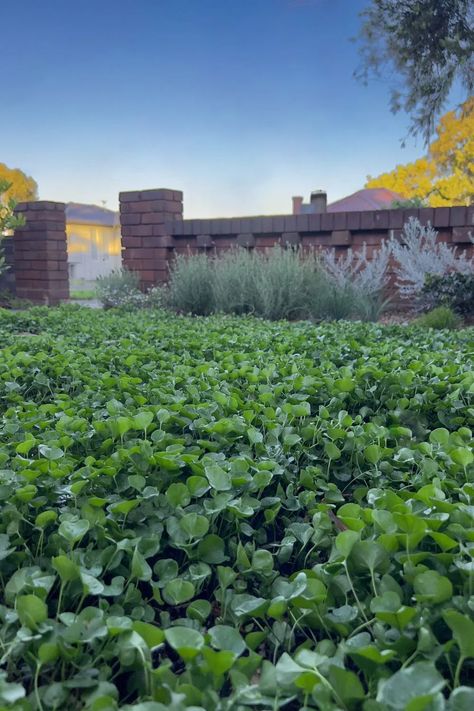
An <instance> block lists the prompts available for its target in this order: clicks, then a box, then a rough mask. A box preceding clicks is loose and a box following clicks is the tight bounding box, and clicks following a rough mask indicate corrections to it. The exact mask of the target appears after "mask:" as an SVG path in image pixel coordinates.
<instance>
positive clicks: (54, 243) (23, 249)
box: [11, 200, 69, 305]
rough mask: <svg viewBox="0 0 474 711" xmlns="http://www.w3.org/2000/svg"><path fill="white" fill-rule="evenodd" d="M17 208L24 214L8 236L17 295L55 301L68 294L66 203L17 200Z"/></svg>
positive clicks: (32, 299) (31, 298) (42, 301)
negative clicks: (18, 225) (20, 221)
mask: <svg viewBox="0 0 474 711" xmlns="http://www.w3.org/2000/svg"><path fill="white" fill-rule="evenodd" d="M16 211H17V212H19V213H21V214H22V215H23V216H24V218H25V225H24V226H23V227H19V228H18V229H17V230H15V234H14V236H13V238H11V239H12V244H13V255H12V257H13V259H12V271H13V272H14V281H15V292H16V295H17V296H18V297H19V298H22V299H29V300H30V301H33V302H34V303H37V304H50V305H54V304H58V303H59V302H60V301H61V300H62V299H67V298H69V276H68V263H67V241H66V214H65V205H64V203H60V202H48V201H46V200H38V201H36V202H22V203H19V204H18V205H17V207H16Z"/></svg>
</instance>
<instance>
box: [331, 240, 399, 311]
mask: <svg viewBox="0 0 474 711" xmlns="http://www.w3.org/2000/svg"><path fill="white" fill-rule="evenodd" d="M390 255H391V246H390V244H389V243H388V242H383V243H382V245H381V247H380V248H379V249H377V250H375V251H374V253H373V256H372V259H368V256H367V246H366V245H365V244H364V245H363V247H362V249H361V250H358V251H356V252H354V251H353V250H352V249H351V248H350V249H348V250H347V251H346V252H345V253H344V254H342V255H340V256H336V251H335V250H334V249H326V250H323V251H322V252H321V257H320V261H321V267H322V269H323V271H324V272H325V274H326V277H327V280H328V286H329V296H330V298H329V299H328V311H329V315H331V316H333V317H334V318H344V317H348V316H349V315H354V316H356V317H358V318H361V319H363V320H368V321H374V320H377V318H378V317H379V316H380V314H381V313H382V311H383V310H384V309H385V308H386V306H387V305H388V300H387V299H386V298H385V296H384V291H385V287H386V286H387V283H388V265H389V261H390Z"/></svg>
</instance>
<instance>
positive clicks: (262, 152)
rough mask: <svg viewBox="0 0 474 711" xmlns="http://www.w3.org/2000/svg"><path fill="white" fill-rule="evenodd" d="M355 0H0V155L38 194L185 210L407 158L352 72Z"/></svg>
mask: <svg viewBox="0 0 474 711" xmlns="http://www.w3.org/2000/svg"><path fill="white" fill-rule="evenodd" d="M366 4H367V1H366V0H81V1H80V2H79V0H43V1H42V2H38V1H37V0H23V1H22V2H21V3H20V2H19V3H12V2H10V3H2V27H3V31H2V111H1V115H0V126H1V132H0V136H1V139H0V162H5V163H7V165H9V166H10V167H19V168H21V169H22V170H24V171H25V172H27V173H29V174H31V175H32V176H33V177H34V178H35V179H36V180H37V182H38V184H39V191H40V197H41V198H42V199H49V200H63V201H78V202H95V203H98V204H100V203H101V202H102V201H106V204H107V206H108V207H111V208H116V206H117V196H118V192H119V191H120V190H134V189H144V188H155V187H166V188H174V189H180V190H183V191H184V210H185V216H186V217H205V216H211V217H212V216H217V215H223V216H227V215H244V214H262V213H282V212H290V211H291V196H292V195H298V194H300V195H304V196H305V199H307V198H308V195H309V193H310V191H311V190H313V189H321V188H324V189H326V190H327V192H328V197H329V200H330V201H332V200H335V199H338V198H340V197H343V196H344V195H347V194H349V193H351V192H353V191H355V190H357V189H359V188H361V187H363V184H364V182H365V179H366V176H367V175H368V174H371V175H377V174H378V173H380V172H382V171H385V170H389V169H391V168H393V167H394V166H395V165H396V163H400V162H406V161H408V160H412V159H413V158H416V157H419V156H420V155H422V153H423V151H424V147H423V144H422V141H421V139H419V141H418V143H415V142H414V141H413V140H410V141H408V143H407V146H406V147H405V148H402V146H401V139H403V138H404V137H405V136H406V133H407V127H408V123H409V119H408V117H407V116H406V115H404V114H399V115H397V116H393V115H392V114H391V113H390V110H389V86H390V84H389V82H388V81H387V82H382V81H380V82H376V83H372V84H371V85H370V86H369V87H364V86H362V85H361V84H360V83H358V82H357V81H356V80H355V79H354V78H353V72H354V70H355V69H356V67H357V65H358V61H359V59H358V53H357V46H356V45H355V44H354V43H353V42H351V38H352V37H354V36H355V35H356V34H357V32H358V29H359V27H360V19H359V16H358V14H359V12H360V11H361V10H362V9H363V7H364V6H366Z"/></svg>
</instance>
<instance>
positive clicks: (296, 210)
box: [291, 195, 303, 215]
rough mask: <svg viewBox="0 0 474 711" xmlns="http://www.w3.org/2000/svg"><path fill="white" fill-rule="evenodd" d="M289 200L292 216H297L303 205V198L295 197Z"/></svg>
mask: <svg viewBox="0 0 474 711" xmlns="http://www.w3.org/2000/svg"><path fill="white" fill-rule="evenodd" d="M291 199H292V200H293V215H299V214H300V212H301V205H302V204H303V198H302V197H300V196H299V195H297V196H296V197H292V198H291Z"/></svg>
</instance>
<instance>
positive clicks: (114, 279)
mask: <svg viewBox="0 0 474 711" xmlns="http://www.w3.org/2000/svg"><path fill="white" fill-rule="evenodd" d="M139 286H140V277H139V275H138V274H136V273H135V272H132V271H130V270H128V269H125V268H122V269H113V270H112V271H111V272H110V274H107V275H105V276H100V277H98V278H97V280H96V290H97V297H98V299H99V301H101V302H102V305H103V307H104V308H106V309H111V308H127V309H135V308H143V307H144V306H146V295H145V294H144V293H143V292H141V291H140V288H139Z"/></svg>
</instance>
